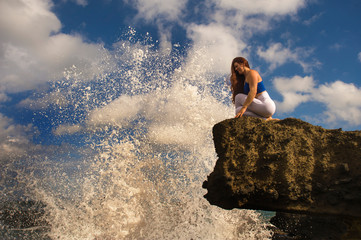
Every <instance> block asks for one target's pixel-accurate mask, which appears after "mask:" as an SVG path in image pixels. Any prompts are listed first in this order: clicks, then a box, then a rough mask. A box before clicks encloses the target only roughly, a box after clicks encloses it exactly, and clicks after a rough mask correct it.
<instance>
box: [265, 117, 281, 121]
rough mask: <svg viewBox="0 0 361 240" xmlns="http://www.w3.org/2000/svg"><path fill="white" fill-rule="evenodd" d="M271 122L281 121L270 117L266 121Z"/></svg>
mask: <svg viewBox="0 0 361 240" xmlns="http://www.w3.org/2000/svg"><path fill="white" fill-rule="evenodd" d="M271 120H274V121H279V119H278V118H272V117H269V118H267V119H266V121H271Z"/></svg>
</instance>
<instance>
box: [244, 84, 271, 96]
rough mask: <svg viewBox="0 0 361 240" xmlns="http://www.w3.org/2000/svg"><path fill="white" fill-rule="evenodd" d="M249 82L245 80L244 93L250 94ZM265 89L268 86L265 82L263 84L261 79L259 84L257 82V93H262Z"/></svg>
mask: <svg viewBox="0 0 361 240" xmlns="http://www.w3.org/2000/svg"><path fill="white" fill-rule="evenodd" d="M249 90H250V89H249V84H248V82H245V84H244V88H243V91H244V92H243V93H244V94H248V93H249ZM264 91H266V88H265V86H264V84H263V81H261V82H259V83H258V84H257V94H258V93H261V92H264Z"/></svg>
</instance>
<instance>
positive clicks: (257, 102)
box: [235, 92, 276, 118]
mask: <svg viewBox="0 0 361 240" xmlns="http://www.w3.org/2000/svg"><path fill="white" fill-rule="evenodd" d="M246 98H247V95H245V94H242V93H240V94H237V95H236V97H235V105H236V112H238V111H239V110H240V109H241V108H242V106H243V104H244V102H245V101H246ZM237 109H238V110H237ZM247 111H249V112H253V113H255V114H256V115H259V116H261V117H263V118H268V117H271V116H272V115H273V114H274V113H275V111H276V105H275V103H274V101H273V100H272V99H271V98H270V97H269V95H268V93H267V92H263V93H262V94H261V95H259V96H258V97H257V98H254V99H253V101H252V103H251V104H250V105H249V106H248V108H247ZM247 111H246V112H247ZM247 115H248V116H250V115H249V114H247Z"/></svg>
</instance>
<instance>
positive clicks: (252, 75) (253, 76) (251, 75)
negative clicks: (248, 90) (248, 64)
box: [247, 69, 262, 80]
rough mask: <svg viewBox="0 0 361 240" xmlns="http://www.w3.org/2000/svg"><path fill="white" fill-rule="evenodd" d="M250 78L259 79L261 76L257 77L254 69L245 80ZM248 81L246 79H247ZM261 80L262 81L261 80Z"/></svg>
mask: <svg viewBox="0 0 361 240" xmlns="http://www.w3.org/2000/svg"><path fill="white" fill-rule="evenodd" d="M249 77H250V78H252V79H257V80H258V79H259V78H261V76H260V75H259V73H258V72H257V71H256V70H254V69H251V71H250V72H249V74H248V76H247V78H249ZM247 80H248V79H247ZM261 80H262V79H261Z"/></svg>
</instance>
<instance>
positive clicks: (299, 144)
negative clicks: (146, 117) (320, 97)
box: [203, 117, 361, 239]
mask: <svg viewBox="0 0 361 240" xmlns="http://www.w3.org/2000/svg"><path fill="white" fill-rule="evenodd" d="M213 138H214V144H215V148H216V152H217V155H218V158H219V159H218V160H217V163H216V166H215V168H214V171H213V172H212V173H211V174H210V175H209V176H208V179H207V181H205V183H204V184H203V187H204V188H206V189H207V190H208V193H207V194H206V195H205V198H206V199H207V200H208V201H209V202H210V203H211V204H213V205H217V206H219V207H221V208H224V209H232V208H244V209H259V210H268V211H276V212H285V213H297V214H305V215H307V216H308V217H306V218H301V219H299V220H298V221H299V222H302V224H300V226H302V227H300V228H299V229H302V228H303V229H304V230H305V229H307V227H305V226H307V224H306V222H307V223H308V224H309V225H310V226H314V227H316V229H317V228H319V225H320V224H321V222H324V220H326V219H330V218H332V219H336V220H340V221H341V222H337V221H336V220H335V222H332V221H331V222H329V223H327V224H328V226H329V227H331V228H333V229H336V226H337V227H341V228H343V229H346V230H345V231H344V232H343V233H344V235H343V236H347V235H348V234H350V232H353V233H352V234H351V235H350V236H357V238H356V239H361V230H360V226H361V224H360V221H359V219H360V218H361V131H342V130H341V129H337V130H327V129H324V128H322V127H318V126H314V125H312V124H309V123H307V122H304V121H301V120H299V119H294V118H288V119H284V120H280V121H264V120H261V119H258V118H252V117H242V118H239V119H228V120H225V121H223V122H220V123H218V124H216V125H215V126H214V127H213ZM318 217H319V218H318ZM338 218H339V219H338ZM305 219H307V220H305ZM318 222H320V224H318ZM326 222H327V221H326ZM345 222H347V223H349V222H352V224H346V223H345ZM327 224H326V225H327ZM345 224H346V225H345ZM333 226H335V227H333ZM344 226H348V227H344ZM294 229H296V228H294ZM351 229H353V230H351ZM279 231H280V232H283V231H284V230H282V229H279ZM315 231H316V230H315ZM315 231H314V232H315ZM320 231H321V232H324V231H325V230H324V229H321V228H320ZM342 231H343V230H342ZM342 231H341V230H340V231H339V232H342ZM290 234H291V235H292V234H295V233H292V232H291V233H287V232H286V233H285V234H283V235H282V234H281V233H280V234H278V235H279V237H280V238H279V239H303V238H302V234H300V232H298V235H294V236H291V235H290ZM305 236H306V235H305ZM282 237H283V238H282ZM285 237H288V238H285ZM290 237H294V238H290ZM297 237H301V238H297ZM304 239H313V238H307V236H306V237H305V238H304ZM314 239H317V238H314ZM319 239H337V238H319ZM345 239H347V238H345ZM350 239H352V238H350Z"/></svg>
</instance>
